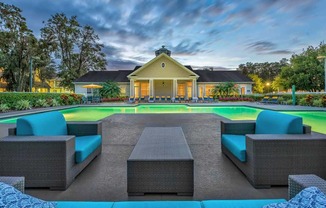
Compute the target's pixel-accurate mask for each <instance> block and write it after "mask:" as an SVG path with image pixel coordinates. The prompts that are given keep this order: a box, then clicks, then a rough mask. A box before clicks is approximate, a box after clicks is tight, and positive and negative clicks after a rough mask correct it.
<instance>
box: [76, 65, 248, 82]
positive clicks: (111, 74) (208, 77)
mask: <svg viewBox="0 0 326 208" xmlns="http://www.w3.org/2000/svg"><path fill="white" fill-rule="evenodd" d="M184 67H186V68H187V69H189V70H191V71H193V73H196V74H197V75H198V76H199V78H198V79H197V82H249V83H252V80H251V79H250V78H249V77H247V76H246V75H244V74H242V73H241V72H240V71H208V70H193V69H192V68H191V66H184ZM135 68H140V66H136V67H135ZM134 70H135V69H134ZM134 70H120V71H90V72H88V73H87V74H85V75H83V76H81V77H80V78H78V79H76V80H75V82H76V83H77V82H91V83H97V82H106V81H108V80H111V81H114V82H129V79H128V77H127V76H128V75H129V74H131V73H132V72H134Z"/></svg>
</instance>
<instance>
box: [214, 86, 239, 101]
mask: <svg viewBox="0 0 326 208" xmlns="http://www.w3.org/2000/svg"><path fill="white" fill-rule="evenodd" d="M238 90H239V89H238V88H237V86H236V85H235V84H234V83H233V82H226V83H221V84H218V85H216V86H215V87H214V89H213V94H214V98H217V97H218V96H221V97H229V96H230V95H232V94H235V93H238Z"/></svg>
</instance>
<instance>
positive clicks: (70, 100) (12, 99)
mask: <svg viewBox="0 0 326 208" xmlns="http://www.w3.org/2000/svg"><path fill="white" fill-rule="evenodd" d="M20 100H26V101H28V102H29V103H30V106H31V107H36V106H38V104H37V103H38V101H39V100H46V102H47V103H48V104H49V106H52V104H53V100H56V101H57V102H58V103H59V104H60V105H74V104H79V103H81V100H82V95H78V94H74V93H29V92H2V93H0V104H5V105H7V106H8V107H9V108H10V109H12V110H15V109H16V105H17V102H18V101H20Z"/></svg>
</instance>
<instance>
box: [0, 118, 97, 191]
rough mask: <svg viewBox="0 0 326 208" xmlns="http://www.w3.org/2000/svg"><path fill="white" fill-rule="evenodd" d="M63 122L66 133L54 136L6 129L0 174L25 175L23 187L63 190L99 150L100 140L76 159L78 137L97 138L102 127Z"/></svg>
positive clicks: (53, 125) (0, 148)
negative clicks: (21, 132) (7, 134)
mask: <svg viewBox="0 0 326 208" xmlns="http://www.w3.org/2000/svg"><path fill="white" fill-rule="evenodd" d="M51 113H54V112H51ZM48 114H50V113H48ZM40 115H41V114H40ZM40 115H37V116H40ZM33 116H35V115H33ZM41 116H42V115H41ZM51 116H52V115H51ZM51 116H50V117H51ZM37 122H44V123H46V125H48V126H49V128H56V126H58V125H59V124H57V123H51V122H52V121H51V120H50V121H49V119H46V120H43V121H42V120H37ZM60 125H62V124H60ZM64 125H65V126H66V130H67V135H57V136H55V135H49V136H47V135H43V136H39V135H37V136H34V135H21V136H17V135H16V129H9V136H7V137H4V138H1V139H0V175H3V176H24V177H25V180H26V181H25V184H26V187H49V188H51V189H66V188H67V187H68V186H69V185H70V184H71V183H72V182H73V180H74V178H75V177H76V176H77V175H78V174H79V173H80V172H81V171H82V170H83V169H84V168H85V167H86V166H87V165H88V164H89V163H90V162H91V161H92V160H93V159H94V158H95V157H96V156H98V155H99V154H100V153H101V151H102V145H101V141H98V143H97V146H94V147H93V149H92V151H89V152H88V153H87V154H86V156H85V154H84V153H82V154H84V155H81V156H80V157H79V158H80V159H79V161H76V160H77V147H78V144H77V143H78V142H77V139H78V138H81V139H84V138H86V139H90V138H91V137H92V136H94V135H95V136H97V139H99V138H101V134H102V127H101V122H69V123H66V124H64ZM45 132H47V131H45ZM84 141H85V140H84ZM84 141H82V142H84ZM91 142H93V141H91Z"/></svg>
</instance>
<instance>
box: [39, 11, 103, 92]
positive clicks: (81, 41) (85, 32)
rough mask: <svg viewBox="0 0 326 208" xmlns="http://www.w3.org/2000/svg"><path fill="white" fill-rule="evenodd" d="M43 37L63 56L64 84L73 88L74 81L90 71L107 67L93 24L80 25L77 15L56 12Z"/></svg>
mask: <svg viewBox="0 0 326 208" xmlns="http://www.w3.org/2000/svg"><path fill="white" fill-rule="evenodd" d="M41 36H42V40H43V41H45V42H47V44H48V50H49V51H50V52H52V53H53V54H54V56H55V58H57V59H59V60H60V64H58V66H57V68H58V72H59V73H58V75H59V77H60V78H62V82H61V84H62V86H64V87H67V88H70V89H73V83H72V82H73V81H74V80H75V79H77V78H78V77H80V76H82V75H84V74H85V73H87V72H88V71H93V70H104V69H105V66H106V60H105V54H104V53H103V52H102V48H103V45H102V44H100V43H98V41H99V37H98V36H97V35H96V34H95V33H94V30H93V28H92V27H90V26H84V27H81V26H80V25H79V23H78V21H77V17H76V16H73V17H71V18H70V19H69V18H67V17H66V16H65V15H64V14H55V15H53V16H52V17H51V18H50V19H49V20H48V21H47V23H46V24H45V27H43V28H42V29H41Z"/></svg>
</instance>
